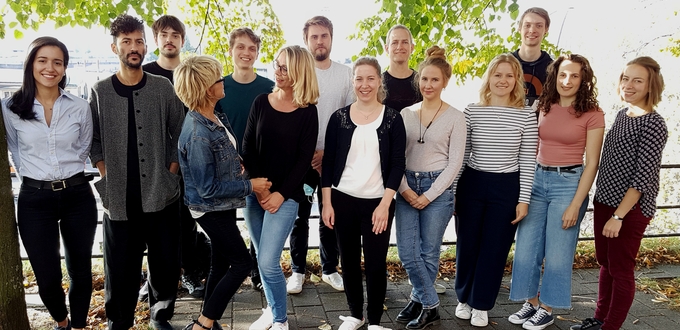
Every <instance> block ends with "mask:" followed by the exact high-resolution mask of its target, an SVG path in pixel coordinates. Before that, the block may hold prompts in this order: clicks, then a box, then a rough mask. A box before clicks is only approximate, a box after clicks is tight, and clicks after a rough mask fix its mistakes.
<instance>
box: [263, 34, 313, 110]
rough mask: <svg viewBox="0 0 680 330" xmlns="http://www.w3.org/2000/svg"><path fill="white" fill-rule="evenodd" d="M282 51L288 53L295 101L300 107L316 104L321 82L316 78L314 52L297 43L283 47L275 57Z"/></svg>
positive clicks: (288, 65) (289, 76) (276, 88)
mask: <svg viewBox="0 0 680 330" xmlns="http://www.w3.org/2000/svg"><path fill="white" fill-rule="evenodd" d="M281 53H285V54H286V67H287V68H288V78H290V80H292V81H293V103H295V105H296V106H297V107H298V108H306V107H307V106H308V105H310V104H316V103H317V102H318V99H319V83H318V82H317V80H316V71H314V57H313V56H312V53H310V52H309V51H308V50H307V49H305V48H302V47H300V46H297V45H294V46H288V47H284V48H281V50H279V52H278V53H277V54H276V57H275V58H278V57H279V55H281ZM278 90H279V88H278V87H274V92H276V91H278Z"/></svg>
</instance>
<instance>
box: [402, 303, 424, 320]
mask: <svg viewBox="0 0 680 330" xmlns="http://www.w3.org/2000/svg"><path fill="white" fill-rule="evenodd" d="M422 310H423V304H421V303H419V302H415V301H413V300H411V301H409V302H408V305H406V307H404V309H402V310H401V312H399V315H397V322H399V323H409V322H411V321H412V320H415V319H416V318H417V317H418V315H420V311H422Z"/></svg>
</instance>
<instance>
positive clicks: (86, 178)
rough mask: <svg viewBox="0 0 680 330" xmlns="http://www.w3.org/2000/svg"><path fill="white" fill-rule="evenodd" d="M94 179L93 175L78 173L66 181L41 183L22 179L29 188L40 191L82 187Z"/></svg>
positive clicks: (27, 178)
mask: <svg viewBox="0 0 680 330" xmlns="http://www.w3.org/2000/svg"><path fill="white" fill-rule="evenodd" d="M92 179H94V176H92V175H85V174H84V173H82V172H81V173H78V174H76V175H74V176H72V177H70V178H68V179H64V180H56V181H40V180H35V179H31V178H29V177H24V178H23V179H22V182H21V183H22V184H25V185H27V186H29V187H33V188H38V189H51V190H52V191H59V190H62V189H65V188H68V187H73V186H77V185H81V184H83V183H88V182H90V181H92Z"/></svg>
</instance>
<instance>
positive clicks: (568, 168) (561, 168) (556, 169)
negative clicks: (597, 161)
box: [538, 164, 583, 173]
mask: <svg viewBox="0 0 680 330" xmlns="http://www.w3.org/2000/svg"><path fill="white" fill-rule="evenodd" d="M538 166H539V167H540V168H541V169H542V170H544V171H552V172H566V173H576V171H574V170H575V169H577V168H579V167H583V165H580V164H579V165H569V166H544V165H541V164H538Z"/></svg>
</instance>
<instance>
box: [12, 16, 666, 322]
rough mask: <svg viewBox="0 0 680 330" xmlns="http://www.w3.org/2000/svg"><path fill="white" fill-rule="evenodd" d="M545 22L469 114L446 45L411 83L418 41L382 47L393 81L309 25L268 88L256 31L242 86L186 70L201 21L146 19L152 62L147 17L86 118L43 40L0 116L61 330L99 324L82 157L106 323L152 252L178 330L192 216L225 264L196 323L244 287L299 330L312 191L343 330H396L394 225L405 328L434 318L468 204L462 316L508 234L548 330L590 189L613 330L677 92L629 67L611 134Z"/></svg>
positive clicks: (163, 312) (159, 294)
mask: <svg viewBox="0 0 680 330" xmlns="http://www.w3.org/2000/svg"><path fill="white" fill-rule="evenodd" d="M549 25H550V18H549V16H548V13H547V12H546V11H545V10H543V9H541V8H530V9H529V10H527V11H526V12H525V13H524V14H523V15H522V17H521V19H520V26H519V27H520V32H521V35H522V46H521V47H520V49H519V50H517V51H516V52H514V53H507V54H500V55H498V56H496V57H495V58H494V59H493V60H492V61H491V62H490V63H489V66H488V69H487V71H486V72H485V74H484V76H483V80H482V86H481V88H480V94H479V100H477V101H476V102H475V103H473V104H470V105H469V106H468V107H466V108H465V110H464V111H462V112H461V111H459V110H457V109H455V108H454V107H452V106H451V105H449V104H448V103H446V102H445V101H443V100H442V98H441V94H442V91H443V90H444V89H445V88H446V86H447V85H448V83H449V80H450V78H451V75H452V67H451V64H450V63H449V62H448V61H447V56H446V50H445V49H443V48H440V47H438V46H432V47H430V48H429V49H428V50H427V54H426V58H425V60H424V61H423V62H422V63H420V64H419V66H418V67H417V68H416V70H412V69H410V68H409V66H408V60H409V57H410V56H411V54H412V52H413V45H414V43H413V37H412V35H411V33H410V31H409V30H408V28H407V27H406V26H403V25H396V26H394V27H393V28H392V29H391V30H390V31H389V32H388V34H387V37H386V43H385V50H386V52H387V54H388V55H389V57H390V66H389V69H387V70H386V71H384V72H383V71H382V69H381V67H380V65H379V63H378V61H377V59H375V58H373V57H360V58H359V59H357V60H356V61H355V63H354V64H353V66H352V68H349V67H347V66H344V65H341V64H338V63H336V62H333V61H331V60H330V52H331V49H332V40H333V25H332V23H331V22H330V20H328V19H327V18H326V17H323V16H316V17H313V18H311V19H310V20H308V21H307V22H306V23H305V25H304V28H303V41H304V44H305V46H306V48H303V47H300V46H287V47H284V48H282V49H281V50H280V51H279V52H278V53H277V54H276V57H275V60H274V62H273V69H274V81H273V82H272V81H271V80H268V79H266V78H263V77H261V76H258V75H257V74H255V72H254V70H253V64H254V62H255V61H256V59H257V57H258V55H259V50H260V46H261V40H260V38H259V37H258V36H257V35H256V34H255V33H254V32H253V31H252V30H250V29H248V28H239V29H236V30H234V31H233V32H232V33H231V35H230V39H229V55H230V56H231V58H232V60H233V64H234V72H233V73H232V74H230V75H227V76H224V75H223V72H222V67H223V65H222V64H221V63H220V62H219V61H218V60H216V59H215V58H213V57H211V56H205V55H198V56H191V57H189V58H187V59H185V60H183V61H180V58H179V49H180V48H181V47H182V46H183V44H184V37H185V31H184V25H183V24H182V22H181V21H179V20H178V19H177V18H175V17H173V16H168V15H165V16H162V17H161V18H159V19H158V20H157V21H156V22H155V23H154V25H153V26H152V29H153V34H154V41H155V42H156V44H157V46H158V48H159V50H160V55H159V59H158V61H156V62H153V63H150V64H147V65H145V66H144V67H142V62H143V60H144V57H145V55H146V53H147V46H146V38H145V35H144V24H143V22H142V21H141V20H139V19H138V18H135V17H133V16H129V15H121V16H118V17H117V18H116V19H115V20H114V21H113V23H112V24H111V35H112V37H113V43H112V45H111V49H112V51H113V52H114V53H116V54H117V55H118V56H119V59H120V68H119V70H118V71H117V72H116V73H115V74H114V75H112V76H110V77H107V78H104V79H102V80H100V81H99V82H97V83H96V84H95V85H94V86H93V88H92V91H91V93H90V96H89V104H88V102H87V101H85V100H83V99H80V98H78V97H75V96H73V95H71V94H69V93H67V92H65V91H64V88H65V83H66V81H67V78H66V68H67V66H68V59H69V58H68V56H69V54H68V50H67V49H66V47H65V46H64V44H63V43H61V42H60V41H59V40H57V39H55V38H51V37H41V38H38V39H36V40H34V41H33V42H32V43H31V45H30V47H29V52H28V53H27V57H26V60H25V63H24V81H23V84H22V87H21V89H20V90H19V91H17V92H16V93H15V94H13V95H12V96H11V97H10V98H8V99H6V100H3V102H2V113H3V119H4V121H5V126H6V128H7V141H8V147H9V150H10V152H11V154H12V161H13V165H14V168H15V169H16V171H17V173H18V175H19V176H20V177H21V178H22V186H21V191H20V193H19V199H18V226H19V230H20V234H21V237H22V241H23V243H24V245H25V247H26V251H27V253H28V256H29V259H30V261H31V265H32V266H33V269H34V273H35V276H36V279H37V282H38V287H39V292H40V296H41V298H42V300H43V302H44V303H45V305H46V307H47V309H48V310H49V312H50V314H51V315H52V317H53V318H54V320H55V321H56V322H57V325H56V326H55V330H70V329H83V328H84V327H85V326H86V317H87V311H88V308H89V301H90V295H91V291H92V282H91V261H90V260H91V252H92V243H93V240H94V234H95V229H96V225H97V219H96V218H97V210H96V204H95V199H94V195H93V192H92V189H91V188H90V185H89V184H88V183H89V181H91V180H92V177H90V176H87V175H85V174H84V172H83V171H84V166H85V161H86V159H87V157H89V158H90V161H91V163H92V164H93V165H94V166H96V168H97V169H98V170H99V172H100V175H101V179H100V180H99V181H97V182H96V183H95V184H94V185H95V188H96V189H97V190H98V192H99V195H100V198H101V201H102V204H103V207H104V211H105V214H104V219H103V224H104V225H103V231H104V265H105V275H106V280H105V291H106V299H105V300H106V302H105V307H106V314H107V319H108V326H109V329H112V330H117V329H129V328H130V327H132V326H133V324H134V310H135V306H136V303H137V296H138V291H139V288H140V276H139V274H140V270H141V267H142V258H143V255H144V251H145V250H147V261H148V300H149V307H150V312H151V313H150V314H151V325H152V327H154V328H155V329H172V327H171V325H170V323H169V320H170V319H171V317H172V316H173V313H174V305H175V299H176V293H177V284H178V279H179V278H180V275H181V274H182V269H183V270H184V273H183V274H184V276H188V275H189V274H190V273H191V272H192V270H191V269H192V267H194V268H195V266H191V262H192V261H191V259H192V256H191V255H190V253H189V251H193V250H192V249H195V246H196V242H197V240H196V223H198V224H199V225H200V227H201V228H202V230H203V231H204V232H205V233H206V234H207V235H208V236H209V238H210V241H211V249H212V250H211V255H210V261H211V266H210V271H209V274H208V277H207V281H206V285H205V288H204V294H203V302H204V303H203V306H202V308H201V311H200V315H199V316H198V318H197V319H195V320H193V321H192V322H190V323H189V324H188V325H187V326H186V328H185V329H186V330H201V329H206V330H210V329H222V327H221V326H220V324H219V321H218V320H219V319H220V318H221V317H222V315H223V313H224V311H225V309H226V307H227V304H228V302H229V301H230V300H231V298H232V296H233V295H234V294H235V293H236V291H237V290H238V288H239V286H240V285H241V283H242V282H243V281H244V280H245V279H246V278H247V277H248V276H249V275H250V276H251V280H252V281H253V285H254V287H255V288H259V289H261V290H262V291H263V292H264V294H265V297H266V301H267V307H266V308H265V309H263V310H262V315H261V316H260V317H259V319H258V320H257V321H255V322H254V323H252V324H251V325H250V330H266V329H274V330H285V329H288V320H287V315H286V310H287V307H286V304H287V298H286V294H287V293H288V294H296V293H299V292H301V291H302V287H303V283H304V280H305V271H306V269H305V266H306V259H307V249H308V246H307V245H308V243H307V240H308V233H309V217H310V211H311V205H312V200H313V198H314V194H315V191H316V194H317V198H318V201H319V212H320V215H321V217H320V221H319V235H320V246H319V249H320V258H321V263H322V272H323V274H322V279H323V281H324V282H326V283H328V284H329V285H331V286H332V287H333V288H334V289H336V290H339V291H344V292H345V295H346V298H347V303H348V307H349V311H350V315H347V316H340V319H341V320H342V324H341V325H340V326H339V329H340V330H356V329H358V328H359V327H361V326H363V325H364V324H368V329H369V330H386V328H384V327H383V326H381V325H380V320H381V317H382V314H383V302H384V299H385V292H386V286H387V278H386V275H385V274H386V256H387V251H388V247H389V240H390V232H391V228H392V225H393V219H394V224H395V226H396V234H397V246H398V253H399V258H400V259H401V261H402V263H403V266H404V268H405V269H406V271H407V273H408V275H409V279H410V282H411V283H412V285H413V289H412V291H411V296H410V301H409V302H408V304H407V305H406V306H405V307H404V308H403V310H401V312H400V313H399V314H398V316H397V318H396V321H398V322H402V323H405V324H406V325H405V327H406V328H407V329H418V330H419V329H424V328H425V327H428V326H431V325H435V324H438V323H439V322H440V319H441V317H440V314H439V308H438V307H439V298H438V296H437V287H436V284H435V280H436V278H437V275H438V271H439V252H440V247H441V243H442V239H443V236H444V231H445V229H446V227H447V225H448V224H449V221H450V220H451V219H452V218H453V217H454V209H455V214H456V217H455V226H456V233H457V237H458V238H457V246H456V279H455V291H456V294H457V297H458V301H459V304H458V306H457V307H456V309H455V316H456V317H458V318H460V319H466V320H468V319H469V320H470V323H471V324H472V325H473V326H477V327H484V326H487V325H488V311H489V310H491V309H492V308H493V306H494V304H495V301H496V298H497V295H498V291H499V286H500V282H501V279H502V276H503V271H504V268H505V264H506V258H507V256H508V253H509V251H510V249H511V247H512V244H513V241H514V242H516V245H515V257H514V262H513V272H512V285H511V293H510V299H512V300H515V301H523V302H524V304H523V305H522V306H521V309H520V310H519V311H518V312H516V313H514V314H512V315H510V316H509V317H508V320H509V322H511V323H514V324H518V325H522V326H523V328H524V329H529V330H532V329H544V328H546V327H548V326H549V325H551V324H552V323H553V322H554V319H553V316H552V309H553V308H569V307H570V305H571V301H570V300H571V299H570V298H571V287H570V283H571V271H572V264H573V257H574V251H575V248H576V241H577V239H578V234H579V225H580V222H581V221H582V219H583V218H584V215H585V211H586V208H587V205H588V201H589V196H588V192H589V190H590V188H591V186H592V184H593V183H594V182H595V178H596V174H599V175H598V176H597V182H596V193H595V196H594V201H593V203H594V207H595V211H594V221H595V226H594V227H595V243H596V255H597V259H598V262H599V263H600V265H601V270H600V281H599V297H598V302H597V309H596V311H595V315H594V317H593V318H588V319H586V320H584V321H583V323H582V324H580V325H575V326H572V329H581V330H597V329H607V330H609V329H618V328H620V326H621V324H622V323H623V321H624V320H625V318H626V315H627V311H628V309H629V308H630V306H631V304H632V299H633V295H634V291H635V287H634V278H633V269H634V265H635V256H636V253H637V251H638V249H639V245H640V241H641V238H642V235H643V233H644V230H645V228H646V226H647V224H648V223H649V221H650V220H651V218H652V217H653V215H654V211H655V199H656V195H657V193H658V189H659V169H660V162H661V155H662V151H663V148H664V145H665V143H666V139H667V136H668V133H667V129H666V126H665V122H664V120H663V118H662V116H661V115H659V114H658V113H657V112H656V111H655V107H656V105H657V104H658V103H659V101H660V99H661V93H662V91H663V88H664V84H663V78H662V76H661V73H660V67H659V65H658V63H657V62H656V61H654V60H653V59H652V58H650V57H639V58H636V59H634V60H632V61H631V62H629V63H628V64H626V66H625V67H624V69H623V71H622V73H621V76H620V78H619V84H618V86H619V90H618V92H619V95H620V96H621V99H622V100H623V101H624V102H625V104H626V105H625V107H623V108H622V109H621V110H620V111H619V112H618V113H617V115H616V120H615V121H614V124H613V126H612V128H611V129H610V131H609V133H608V134H607V136H606V139H605V138H604V126H605V123H604V113H603V111H602V110H601V109H600V107H599V104H598V101H597V89H596V86H595V83H596V79H595V75H594V73H593V69H592V68H591V66H590V64H589V62H588V60H587V59H586V58H585V57H583V56H581V55H576V54H568V55H561V56H559V57H558V58H557V59H556V60H555V61H553V60H552V58H551V57H550V56H549V55H548V54H547V53H546V52H545V51H542V50H541V41H542V40H543V37H544V36H545V34H546V33H547V31H548V28H549ZM603 141H604V142H603ZM238 208H242V209H243V214H244V218H245V221H246V225H247V227H248V231H249V233H250V243H251V248H250V251H249V250H248V247H247V246H246V244H245V242H244V240H243V238H242V236H241V234H240V232H239V229H238V227H237V218H236V210H237V209H238ZM60 236H61V238H62V239H63V242H64V250H65V256H66V259H65V260H66V268H67V270H68V273H69V278H70V281H71V283H70V286H69V301H70V317H69V312H68V310H67V307H66V304H65V296H64V292H63V290H62V288H61V268H60V257H59V239H60ZM288 237H290V248H291V264H292V270H293V275H292V276H291V277H290V278H289V279H288V281H287V282H286V279H285V277H284V273H283V271H282V269H281V266H280V258H281V253H282V250H283V247H284V244H285V241H286V239H287V238H288ZM362 254H363V268H364V270H363V273H364V274H365V279H366V291H367V292H366V299H367V310H366V317H364V289H363V284H362V282H363V281H362ZM180 256H181V257H180ZM185 259H187V260H185ZM338 265H341V267H342V275H340V274H339V273H338ZM183 280H184V278H183ZM196 285H197V286H198V285H201V284H200V283H198V284H196Z"/></svg>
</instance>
